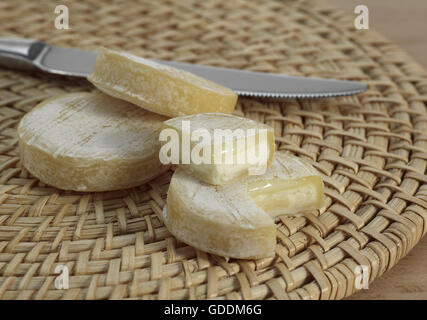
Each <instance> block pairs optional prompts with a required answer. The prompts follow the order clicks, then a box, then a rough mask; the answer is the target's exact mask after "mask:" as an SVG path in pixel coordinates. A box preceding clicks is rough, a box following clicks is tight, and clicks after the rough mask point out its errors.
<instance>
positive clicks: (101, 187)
mask: <svg viewBox="0 0 427 320" xmlns="http://www.w3.org/2000/svg"><path fill="white" fill-rule="evenodd" d="M164 120H165V117H163V116H160V115H156V114H154V113H151V112H148V111H146V110H143V109H141V108H138V107H136V106H134V105H132V104H130V103H128V102H125V101H121V100H118V99H115V98H112V97H109V96H107V95H105V94H103V93H101V92H96V93H85V92H81V93H72V94H65V95H61V96H58V97H54V98H51V99H48V100H46V101H44V102H42V103H40V104H39V105H38V106H37V107H35V108H34V109H33V110H31V111H30V112H29V113H27V114H26V115H25V116H24V117H23V118H22V120H21V122H20V124H19V127H18V137H19V150H20V156H21V162H22V164H23V165H24V167H25V168H26V169H27V170H28V171H29V172H30V173H31V174H33V175H34V176H35V177H37V178H39V179H40V180H41V181H43V182H45V183H47V184H49V185H52V186H54V187H57V188H60V189H66V190H75V191H107V190H117V189H123V188H129V187H133V186H137V185H140V184H142V183H144V182H147V181H148V180H151V179H152V178H154V177H155V176H157V175H158V174H160V173H162V172H164V171H166V170H167V169H168V166H165V165H162V164H161V163H160V161H159V158H158V152H159V149H160V143H159V142H158V134H159V132H160V129H161V126H162V122H163V121H164Z"/></svg>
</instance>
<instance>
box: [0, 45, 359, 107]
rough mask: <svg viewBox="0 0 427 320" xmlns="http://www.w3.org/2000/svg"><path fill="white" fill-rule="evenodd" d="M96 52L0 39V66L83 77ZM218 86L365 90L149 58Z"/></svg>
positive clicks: (255, 92) (245, 92) (278, 95)
mask: <svg viewBox="0 0 427 320" xmlns="http://www.w3.org/2000/svg"><path fill="white" fill-rule="evenodd" d="M96 55H97V54H96V52H93V51H85V50H79V49H73V48H65V47H58V46H52V45H48V44H45V43H43V42H40V41H36V40H31V39H7V38H0V64H1V65H3V66H6V67H9V68H16V69H39V70H42V71H45V72H49V73H53V74H59V75H66V76H75V77H84V78H86V77H87V76H88V75H89V74H90V73H91V72H92V69H93V65H94V63H95V59H96ZM152 60H153V61H156V62H158V63H162V64H166V65H169V66H172V67H175V68H178V69H183V70H186V71H189V72H191V73H193V74H195V75H198V76H200V77H203V78H206V79H209V80H211V81H214V82H217V83H219V84H222V85H223V86H225V87H228V88H230V89H232V90H234V91H235V92H236V93H237V94H238V95H240V96H248V97H262V98H273V99H286V98H328V97H337V96H346V95H352V94H357V93H361V92H363V91H365V90H366V89H367V86H366V84H364V83H361V82H356V81H345V80H330V79H320V78H306V77H294V76H286V75H281V74H270V73H263V72H253V71H245V70H235V69H228V68H222V67H211V66H204V65H197V64H191V63H183V62H174V61H164V60H156V59H152Z"/></svg>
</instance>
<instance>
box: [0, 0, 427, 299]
mask: <svg viewBox="0 0 427 320" xmlns="http://www.w3.org/2000/svg"><path fill="white" fill-rule="evenodd" d="M64 3H65V4H67V5H68V7H69V11H70V27H71V29H69V30H56V29H55V28H54V19H55V17H56V16H55V14H54V8H55V5H56V3H55V2H54V1H53V2H46V1H31V2H30V1H18V2H17V1H13V0H9V1H2V2H0V20H1V21H7V23H2V24H1V25H0V35H1V36H19V37H29V38H38V39H40V40H44V41H46V42H48V43H51V44H57V45H64V46H75V47H81V48H88V49H93V48H96V47H97V46H98V45H103V46H106V47H108V48H111V49H119V50H127V51H130V52H132V53H134V54H137V55H141V56H144V57H147V58H157V59H165V60H168V59H169V60H177V61H186V62H197V63H201V64H207V65H217V66H225V67H232V68H239V69H246V70H254V71H264V72H280V73H284V74H291V75H298V76H316V77H325V78H338V79H349V80H361V81H364V82H366V83H368V84H369V90H368V91H367V92H366V93H364V94H361V95H358V96H352V97H346V98H339V99H326V100H304V101H302V100H301V101H297V100H288V101H283V102H271V101H262V100H254V99H240V100H239V102H238V106H237V110H236V114H240V115H244V116H246V117H249V118H252V119H255V120H259V121H262V122H265V123H267V124H269V125H271V126H273V127H274V128H275V132H276V139H277V147H278V149H280V150H284V151H288V152H291V153H293V154H296V155H298V156H301V157H304V158H307V159H308V160H309V161H311V162H312V163H313V165H314V166H315V167H316V168H317V169H318V170H319V171H320V172H321V173H322V175H323V179H324V181H325V185H326V191H325V192H326V202H325V206H324V207H323V208H322V209H321V210H319V211H318V212H312V213H310V214H307V215H306V216H305V217H298V218H292V217H283V218H282V219H281V221H280V222H279V223H278V225H277V227H278V236H277V242H278V244H277V250H276V252H277V254H276V256H275V257H274V258H270V259H261V260H256V261H245V260H240V261H239V260H230V261H228V262H226V261H225V260H224V259H223V258H220V257H216V256H214V255H210V254H206V253H204V252H200V251H198V250H195V249H193V248H192V247H190V246H187V245H185V244H184V243H182V242H180V241H177V240H176V239H175V238H174V237H172V236H171V234H170V233H169V232H168V231H167V229H166V228H165V227H164V225H163V224H162V222H161V220H160V218H159V214H160V210H161V208H162V206H163V205H164V203H165V199H166V192H167V189H168V182H169V179H170V175H171V172H169V173H167V174H166V175H164V176H162V177H160V178H158V179H156V180H155V181H152V182H151V183H148V184H146V185H143V186H141V187H138V188H133V189H130V190H122V191H117V192H105V193H92V194H85V193H76V192H66V191H61V190H57V189H55V188H52V187H49V186H47V185H45V184H43V183H42V182H40V181H38V180H37V179H35V178H34V177H32V176H31V175H30V174H29V173H28V172H27V171H26V170H25V169H24V168H23V167H22V166H21V164H20V161H19V154H18V151H17V149H16V146H17V138H16V127H17V124H18V122H19V120H20V118H21V116H22V115H23V114H24V113H25V112H27V111H29V110H31V108H33V107H34V106H35V105H36V104H37V103H39V102H40V101H42V100H44V99H46V98H48V97H50V96H54V95H57V94H61V93H64V92H71V91H81V90H85V91H89V90H94V89H93V88H92V87H91V86H90V85H89V84H88V83H87V82H86V81H84V80H73V79H66V78H62V77H55V76H50V75H45V74H40V73H21V72H14V71H8V70H6V69H0V130H1V133H0V171H1V175H0V204H1V205H0V298H2V299H60V298H63V299H107V298H111V299H122V298H123V299H124V298H143V299H167V298H172V299H206V298H220V299H224V298H226V299H270V298H273V299H274V298H277V299H319V298H321V299H341V298H344V297H346V296H349V295H351V294H352V293H353V292H355V291H356V286H355V283H356V282H357V279H358V277H357V266H360V265H363V266H366V268H368V271H369V276H370V279H369V280H370V281H371V282H372V281H373V280H374V279H376V278H377V277H379V276H381V275H382V274H383V273H384V272H385V271H387V270H388V269H390V268H392V267H393V266H394V265H395V264H396V263H397V262H398V261H399V260H400V259H401V258H402V257H404V256H405V255H406V254H407V253H408V252H409V251H410V250H411V249H412V248H413V247H414V246H415V245H416V244H417V243H418V241H419V240H420V239H421V237H422V236H423V235H424V233H425V232H426V228H425V223H426V219H427V210H426V209H427V178H426V175H425V171H426V160H427V153H426V150H427V114H426V109H425V103H426V101H427V76H426V72H425V71H424V70H423V69H422V68H421V67H420V66H419V65H417V64H416V63H414V62H413V61H412V60H411V59H410V58H409V57H408V56H407V55H406V54H404V53H403V52H402V51H401V50H400V49H399V48H397V47H396V46H395V45H393V44H392V43H390V42H388V41H387V40H385V39H384V38H382V37H381V36H379V35H377V34H376V33H374V32H372V31H357V30H355V29H354V27H353V26H354V16H351V15H346V14H343V13H342V12H340V11H338V10H336V9H333V8H330V7H329V6H328V5H326V4H325V3H323V2H319V1H246V0H232V1H222V0H208V1H196V0H194V1H187V0H186V1H172V0H170V1H166V0H164V1H139V2H136V1H132V2H128V3H122V2H116V1H115V2H114V3H113V2H112V1H92V2H89V1H73V2H64ZM61 265H62V266H63V265H65V266H67V267H68V269H69V289H68V290H58V289H56V287H55V278H56V277H57V276H58V274H56V273H55V269H56V268H57V267H58V266H61ZM362 270H363V269H362ZM57 271H58V270H57Z"/></svg>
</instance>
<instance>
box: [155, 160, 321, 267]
mask: <svg viewBox="0 0 427 320" xmlns="http://www.w3.org/2000/svg"><path fill="white" fill-rule="evenodd" d="M275 158H276V159H275V161H274V163H273V164H272V166H271V167H270V168H269V169H268V171H267V172H266V173H265V174H264V175H263V176H249V177H247V178H245V179H242V180H239V181H237V182H235V183H232V184H228V185H226V186H212V185H210V184H207V183H204V182H202V181H200V180H198V179H197V178H195V177H193V176H191V175H189V174H188V173H187V172H186V171H185V170H183V169H182V168H181V167H179V168H178V169H177V170H176V171H175V173H174V174H173V176H172V180H171V183H170V186H169V191H168V196H167V205H166V206H165V208H164V210H163V220H164V223H165V224H166V226H167V228H168V230H169V231H170V232H171V233H172V234H173V235H174V236H175V237H176V238H178V239H180V240H181V241H183V242H185V243H187V244H189V245H191V246H194V247H196V248H198V249H200V250H203V251H207V252H210V253H213V254H216V255H220V256H224V257H231V258H240V259H258V258H263V257H270V256H273V255H274V252H275V246H276V226H275V223H274V219H275V218H276V217H277V216H278V215H280V214H295V213H301V212H303V211H306V210H314V209H318V208H319V207H321V205H322V203H323V182H322V179H321V177H320V176H319V174H318V173H317V172H316V171H315V170H314V169H313V168H312V167H311V166H310V165H309V164H308V163H306V162H305V161H303V160H301V159H299V158H296V157H292V156H288V155H285V154H282V153H276V157H275Z"/></svg>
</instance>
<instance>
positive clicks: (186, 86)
mask: <svg viewBox="0 0 427 320" xmlns="http://www.w3.org/2000/svg"><path fill="white" fill-rule="evenodd" d="M88 80H89V81H90V82H92V83H93V84H94V85H95V86H96V87H97V88H98V89H99V90H101V91H103V92H105V93H107V94H109V95H111V96H113V97H117V98H120V99H123V100H126V101H129V102H132V103H134V104H136V105H138V106H140V107H142V108H144V109H147V110H150V111H152V112H155V113H159V114H163V115H166V116H169V117H176V116H180V115H185V114H194V113H201V112H222V113H231V112H232V111H233V109H234V107H235V105H236V101H237V94H236V93H235V92H234V91H232V90H230V89H228V88H225V87H223V86H221V85H219V84H217V83H215V82H212V81H209V80H206V79H204V78H201V77H198V76H196V75H194V74H192V73H190V72H187V71H184V70H180V69H176V68H172V67H170V66H166V65H162V64H159V63H156V62H153V61H150V60H147V59H143V58H140V57H137V56H134V55H132V54H129V53H125V52H117V51H113V50H108V49H105V48H100V49H99V50H98V56H97V58H96V61H95V66H94V68H93V71H92V74H91V75H90V76H89V77H88Z"/></svg>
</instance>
